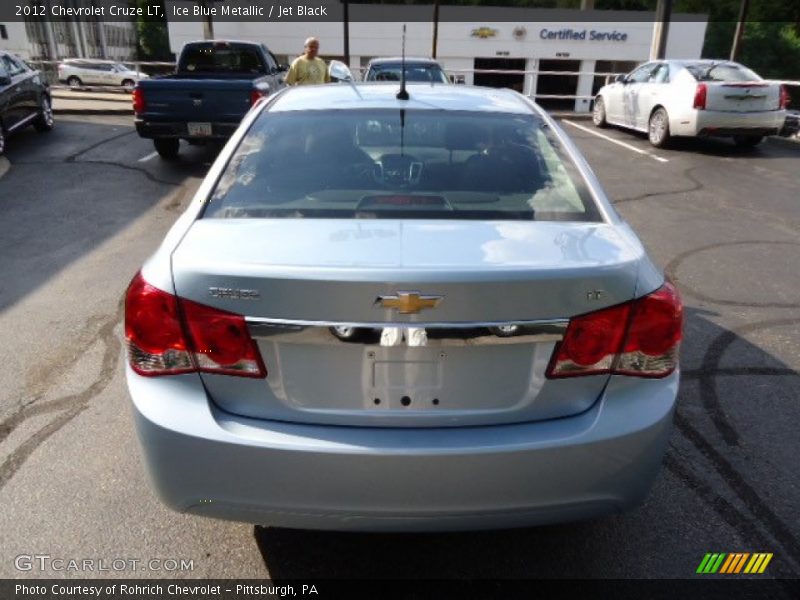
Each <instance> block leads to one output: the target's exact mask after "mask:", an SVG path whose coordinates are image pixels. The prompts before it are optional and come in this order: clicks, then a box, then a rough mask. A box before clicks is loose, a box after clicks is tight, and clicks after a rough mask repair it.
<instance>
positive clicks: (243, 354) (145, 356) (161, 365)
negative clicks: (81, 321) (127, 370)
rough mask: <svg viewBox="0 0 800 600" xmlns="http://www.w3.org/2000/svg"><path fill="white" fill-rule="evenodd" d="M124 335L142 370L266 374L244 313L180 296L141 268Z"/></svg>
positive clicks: (132, 358) (149, 372) (128, 296)
mask: <svg viewBox="0 0 800 600" xmlns="http://www.w3.org/2000/svg"><path fill="white" fill-rule="evenodd" d="M125 338H126V340H127V343H128V360H129V361H130V365H131V368H132V369H133V370H134V371H136V372H137V373H139V374H140V375H148V376H156V375H174V374H177V373H190V372H194V371H203V372H208V373H219V374H226V375H240V376H243V377H264V376H266V368H265V367H264V363H263V361H262V360H261V355H260V353H259V351H258V347H257V346H256V343H255V341H254V340H253V339H252V338H251V337H250V333H249V331H248V330H247V324H246V323H245V320H244V317H242V316H241V315H237V314H234V313H229V312H226V311H223V310H219V309H216V308H212V307H210V306H205V305H203V304H198V303H196V302H191V301H189V300H182V299H179V298H178V297H177V296H174V295H172V294H170V293H168V292H165V291H163V290H160V289H158V288H156V287H154V286H152V285H150V284H149V283H147V282H146V281H145V280H144V278H143V277H142V275H141V273H139V274H137V275H136V277H134V278H133V281H131V284H130V286H128V292H127V294H126V297H125Z"/></svg>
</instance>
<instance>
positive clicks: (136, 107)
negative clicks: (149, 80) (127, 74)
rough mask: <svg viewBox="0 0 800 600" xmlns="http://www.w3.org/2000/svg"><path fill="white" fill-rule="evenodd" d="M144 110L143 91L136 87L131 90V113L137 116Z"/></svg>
mask: <svg viewBox="0 0 800 600" xmlns="http://www.w3.org/2000/svg"><path fill="white" fill-rule="evenodd" d="M144 109H145V103H144V91H142V88H140V87H138V86H137V87H135V88H133V112H134V113H136V114H137V115H139V114H141V113H143V112H144Z"/></svg>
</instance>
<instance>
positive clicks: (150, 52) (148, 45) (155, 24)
mask: <svg viewBox="0 0 800 600" xmlns="http://www.w3.org/2000/svg"><path fill="white" fill-rule="evenodd" d="M163 4H164V3H163V2H162V1H161V0H136V6H137V7H139V8H142V9H143V11H142V12H143V13H144V15H147V14H148V11H147V8H148V6H151V7H154V6H160V7H161V11H160V13H157V12H156V11H153V10H151V11H150V14H161V15H165V14H166V12H165V8H164V6H163ZM136 30H137V32H138V38H139V48H138V53H139V58H140V59H142V60H172V59H173V58H174V57H173V55H172V52H171V51H170V48H169V33H168V32H167V21H166V18H165V17H162V18H160V19H157V18H154V17H148V16H140V17H137V21H136Z"/></svg>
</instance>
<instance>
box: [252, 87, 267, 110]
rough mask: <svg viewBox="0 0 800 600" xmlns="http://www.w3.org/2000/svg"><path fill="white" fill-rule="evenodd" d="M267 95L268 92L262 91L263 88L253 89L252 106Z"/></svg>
mask: <svg viewBox="0 0 800 600" xmlns="http://www.w3.org/2000/svg"><path fill="white" fill-rule="evenodd" d="M266 95H267V92H265V91H262V90H258V89H256V90H253V91H251V92H250V106H254V105H255V103H256V102H258V101H259V100H261V99H262V98H265V97H266Z"/></svg>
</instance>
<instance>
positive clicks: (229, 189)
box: [125, 84, 682, 530]
mask: <svg viewBox="0 0 800 600" xmlns="http://www.w3.org/2000/svg"><path fill="white" fill-rule="evenodd" d="M398 88H399V85H397V84H358V85H355V84H339V85H332V86H317V87H313V86H312V87H300V88H292V89H289V90H284V91H281V92H280V93H278V94H276V95H274V96H273V97H270V98H268V99H264V100H262V101H260V102H259V103H258V104H257V105H256V106H255V107H254V108H253V109H252V110H251V112H250V113H249V114H248V116H247V117H246V118H245V120H244V121H243V123H242V125H241V127H240V128H239V130H238V131H237V133H236V134H235V135H234V136H233V138H232V139H231V140H230V142H229V143H228V145H227V146H226V147H225V149H224V150H223V151H222V153H221V154H220V156H219V158H218V159H217V161H216V162H215V164H214V165H213V167H212V168H211V170H210V172H209V173H208V176H207V177H206V179H205V181H204V183H203V184H202V186H201V187H200V189H199V190H198V192H197V194H196V196H195V197H194V199H193V201H192V202H191V204H190V206H189V208H188V209H187V210H186V212H185V213H184V214H183V215H182V216H181V217H180V218H179V219H178V221H177V222H176V223H175V225H174V227H173V228H172V230H171V231H170V232H169V234H168V235H167V236H166V239H165V240H164V242H163V243H162V245H161V247H160V248H159V249H158V250H157V251H156V252H155V254H154V255H153V256H152V257H151V258H150V259H149V260H148V261H147V262H146V263H145V264H144V266H143V267H142V269H141V271H140V272H139V273H138V274H137V275H136V276H135V278H134V279H133V281H132V282H131V285H130V287H129V289H128V291H127V298H126V314H125V335H126V339H127V346H128V357H129V360H128V365H127V379H128V386H129V390H130V395H131V398H132V400H133V406H134V413H135V420H136V426H137V429H138V433H139V437H140V440H141V445H142V448H143V449H144V455H145V457H146V463H147V466H148V470H149V472H150V475H151V478H152V481H153V484H154V486H155V488H156V490H157V491H158V493H159V495H160V497H161V498H162V499H163V501H164V502H165V503H167V504H168V505H169V506H171V507H172V508H174V509H176V510H179V511H186V512H191V513H195V514H199V515H207V516H212V517H223V518H230V519H236V520H241V521H247V522H252V523H259V524H266V525H275V526H288V527H301V528H324V529H343V530H344V529H350V530H446V529H470V528H492V527H502V526H515V525H523V524H536V523H545V522H553V521H562V520H568V519H575V518H584V517H589V516H593V515H598V514H603V513H606V512H609V511H615V510H619V509H623V508H626V507H629V506H631V505H633V504H635V503H637V502H639V501H641V500H642V499H643V498H644V497H645V495H646V493H647V491H648V489H649V488H650V486H651V484H652V482H653V480H654V478H655V476H656V474H657V473H658V471H659V468H660V463H661V459H662V456H663V452H664V449H665V445H666V443H667V438H668V436H669V433H670V429H671V420H672V414H673V410H674V406H675V399H676V393H677V389H678V377H679V375H678V346H679V342H680V339H681V319H682V309H681V304H680V300H679V298H678V295H677V293H676V291H675V289H674V287H673V286H672V285H671V284H670V283H669V282H666V281H665V279H664V276H663V274H662V271H661V270H660V269H658V268H657V267H656V266H655V265H654V264H653V262H652V261H651V260H650V258H648V255H647V253H646V252H645V250H644V248H643V247H642V245H641V243H640V242H639V240H638V239H637V237H636V235H635V234H634V233H633V231H632V230H631V229H630V228H629V226H628V225H627V224H625V223H624V222H623V221H622V220H621V219H620V217H619V216H618V215H617V214H616V212H615V211H614V209H613V208H612V206H611V204H610V203H609V201H608V200H607V198H606V197H605V195H604V193H603V191H602V190H601V188H600V186H599V184H598V182H597V180H596V179H595V177H594V175H593V174H592V172H591V170H590V169H589V167H588V166H587V164H586V162H585V161H584V160H583V158H581V156H580V154H579V153H578V151H577V149H576V148H575V146H573V144H572V143H571V141H570V140H569V139H568V138H567V137H566V135H565V134H564V133H563V132H562V131H561V129H560V128H559V127H558V126H557V125H556V124H555V123H554V122H553V121H552V120H551V119H550V117H548V116H547V115H546V114H545V113H544V112H543V111H541V110H540V109H539V108H538V107H537V106H536V105H535V104H533V103H532V102H531V101H530V100H529V99H527V98H525V97H523V96H521V95H519V94H517V93H515V92H511V91H508V90H496V89H483V88H475V87H462V86H430V85H409V86H408V93H409V98H408V99H403V98H402V95H401V97H400V98H398Z"/></svg>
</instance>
